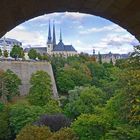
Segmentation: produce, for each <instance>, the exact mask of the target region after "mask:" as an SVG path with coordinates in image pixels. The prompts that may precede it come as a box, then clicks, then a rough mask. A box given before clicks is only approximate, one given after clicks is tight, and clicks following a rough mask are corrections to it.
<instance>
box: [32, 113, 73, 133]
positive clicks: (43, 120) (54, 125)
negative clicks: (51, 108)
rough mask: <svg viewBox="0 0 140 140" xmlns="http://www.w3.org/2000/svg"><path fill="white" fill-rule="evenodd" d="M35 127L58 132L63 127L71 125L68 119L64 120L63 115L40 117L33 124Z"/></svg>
mask: <svg viewBox="0 0 140 140" xmlns="http://www.w3.org/2000/svg"><path fill="white" fill-rule="evenodd" d="M34 124H35V125H37V126H48V127H49V128H50V130H51V131H52V132H55V131H58V130H60V129H61V128H63V127H69V126H70V124H71V121H70V119H68V118H66V117H65V116H64V115H63V114H56V115H47V114H46V115H42V116H41V117H40V119H39V120H37V121H36V122H35V123H34Z"/></svg>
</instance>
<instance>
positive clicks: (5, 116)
mask: <svg viewBox="0 0 140 140" xmlns="http://www.w3.org/2000/svg"><path fill="white" fill-rule="evenodd" d="M11 137H12V136H11V129H10V125H9V110H8V109H7V108H4V109H3V110H2V111H1V112H0V140H9V139H11Z"/></svg>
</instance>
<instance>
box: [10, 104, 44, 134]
mask: <svg viewBox="0 0 140 140" xmlns="http://www.w3.org/2000/svg"><path fill="white" fill-rule="evenodd" d="M43 113H44V110H43V109H42V108H41V107H39V106H29V105H28V104H23V103H18V104H15V105H12V106H11V107H10V125H11V127H12V129H13V131H14V133H15V134H17V133H18V132H19V131H20V130H21V129H22V128H23V127H24V126H25V125H27V124H29V123H32V122H34V121H35V120H37V118H38V117H39V116H40V115H41V114H43Z"/></svg>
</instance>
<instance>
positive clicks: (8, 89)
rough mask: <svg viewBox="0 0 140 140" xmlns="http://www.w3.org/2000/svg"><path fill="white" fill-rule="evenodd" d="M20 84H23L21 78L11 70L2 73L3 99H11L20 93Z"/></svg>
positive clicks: (0, 76) (0, 80) (0, 94)
mask: <svg viewBox="0 0 140 140" xmlns="http://www.w3.org/2000/svg"><path fill="white" fill-rule="evenodd" d="M19 85H21V80H20V79H19V77H18V76H17V75H16V74H14V73H13V72H12V71H11V70H7V71H6V72H3V73H2V74H0V96H1V97H2V99H4V100H6V101H11V100H12V98H13V97H14V96H16V95H19ZM4 102H5V101H4Z"/></svg>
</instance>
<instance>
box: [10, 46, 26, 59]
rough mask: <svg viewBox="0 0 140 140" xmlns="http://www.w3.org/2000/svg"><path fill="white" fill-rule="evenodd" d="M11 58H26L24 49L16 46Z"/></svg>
mask: <svg viewBox="0 0 140 140" xmlns="http://www.w3.org/2000/svg"><path fill="white" fill-rule="evenodd" d="M10 56H11V57H13V58H15V60H16V59H17V58H23V57H24V51H23V48H22V47H20V46H18V45H14V46H13V48H12V50H11V52H10Z"/></svg>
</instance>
